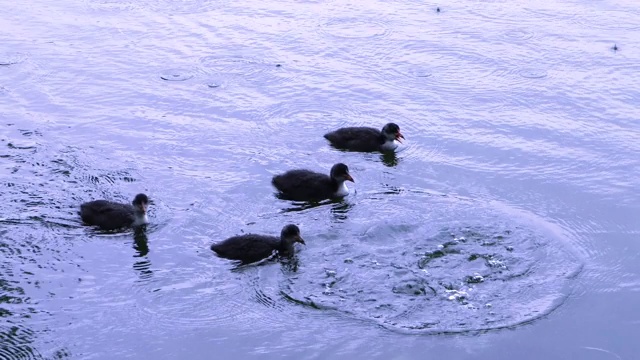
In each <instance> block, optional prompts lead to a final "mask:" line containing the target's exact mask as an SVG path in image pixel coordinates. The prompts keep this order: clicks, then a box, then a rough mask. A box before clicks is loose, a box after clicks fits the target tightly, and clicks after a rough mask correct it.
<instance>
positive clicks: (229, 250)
mask: <svg viewBox="0 0 640 360" xmlns="http://www.w3.org/2000/svg"><path fill="white" fill-rule="evenodd" d="M296 242H299V243H301V244H304V240H303V239H302V237H300V229H299V228H298V227H297V226H296V225H293V224H289V225H286V226H284V227H283V228H282V231H281V232H280V237H279V238H278V237H275V236H269V235H257V234H246V235H238V236H233V237H230V238H228V239H226V240H224V241H222V242H219V243H217V244H213V245H211V250H213V251H214V252H215V253H216V254H218V256H219V257H221V258H225V259H230V260H239V261H240V262H242V263H243V264H250V263H253V262H257V261H260V260H262V259H266V258H268V257H269V256H271V255H272V254H273V252H274V251H276V252H277V253H278V255H279V256H283V257H290V256H292V255H293V254H294V252H295V249H294V247H293V244H294V243H296Z"/></svg>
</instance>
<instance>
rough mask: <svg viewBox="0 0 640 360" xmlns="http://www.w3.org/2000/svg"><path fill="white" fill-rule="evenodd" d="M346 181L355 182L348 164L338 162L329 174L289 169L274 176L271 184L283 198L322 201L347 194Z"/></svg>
mask: <svg viewBox="0 0 640 360" xmlns="http://www.w3.org/2000/svg"><path fill="white" fill-rule="evenodd" d="M345 181H351V182H354V181H353V178H352V177H351V175H350V174H349V168H348V167H347V165H345V164H342V163H338V164H335V165H333V167H331V172H330V173H329V176H327V175H325V174H320V173H317V172H313V171H310V170H289V171H287V172H286V173H284V174H280V175H276V176H274V177H273V179H272V180H271V184H273V186H274V187H275V188H276V189H278V191H279V192H280V197H281V198H283V199H286V200H295V201H320V200H324V199H331V198H336V197H342V196H345V195H347V194H348V193H349V189H348V188H347V186H346V185H345V183H344V182H345Z"/></svg>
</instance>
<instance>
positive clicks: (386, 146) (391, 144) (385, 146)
mask: <svg viewBox="0 0 640 360" xmlns="http://www.w3.org/2000/svg"><path fill="white" fill-rule="evenodd" d="M380 147H381V148H382V150H393V149H395V148H397V147H398V143H397V142H396V141H395V140H393V139H389V138H385V140H384V142H383V143H382V145H381V146H380Z"/></svg>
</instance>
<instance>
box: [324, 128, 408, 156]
mask: <svg viewBox="0 0 640 360" xmlns="http://www.w3.org/2000/svg"><path fill="white" fill-rule="evenodd" d="M324 137H325V139H327V140H329V142H330V143H331V145H333V146H334V147H335V148H338V149H342V150H351V151H361V152H371V151H389V150H394V149H395V148H397V147H398V144H397V143H396V141H399V142H402V140H400V139H404V136H403V135H402V133H400V127H399V126H398V125H396V124H394V123H388V124H387V125H385V126H384V127H383V128H382V131H380V130H377V129H374V128H372V127H345V128H340V129H338V130H335V131H332V132H329V133H326V134H325V135H324Z"/></svg>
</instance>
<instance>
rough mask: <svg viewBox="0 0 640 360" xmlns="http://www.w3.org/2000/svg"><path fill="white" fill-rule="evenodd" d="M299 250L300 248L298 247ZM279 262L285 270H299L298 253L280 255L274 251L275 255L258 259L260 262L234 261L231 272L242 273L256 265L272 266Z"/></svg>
mask: <svg viewBox="0 0 640 360" xmlns="http://www.w3.org/2000/svg"><path fill="white" fill-rule="evenodd" d="M296 250H298V249H296ZM277 262H279V263H280V265H281V266H282V269H283V271H285V272H296V271H298V257H297V256H296V255H293V256H280V255H278V254H276V253H274V254H273V255H271V256H269V257H268V258H266V259H264V260H261V261H258V262H254V263H250V264H243V263H242V262H240V261H234V262H233V267H232V268H231V272H237V273H241V272H243V271H245V270H247V269H250V268H252V267H254V266H271V265H273V264H274V263H277Z"/></svg>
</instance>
